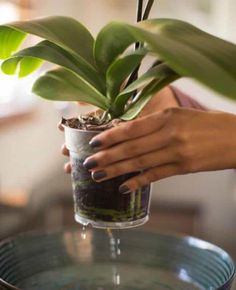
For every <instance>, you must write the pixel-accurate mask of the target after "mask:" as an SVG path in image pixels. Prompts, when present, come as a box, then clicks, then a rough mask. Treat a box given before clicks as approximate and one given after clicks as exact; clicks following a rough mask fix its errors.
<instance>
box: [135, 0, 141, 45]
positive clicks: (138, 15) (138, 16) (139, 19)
mask: <svg viewBox="0 0 236 290" xmlns="http://www.w3.org/2000/svg"><path fill="white" fill-rule="evenodd" d="M142 18H143V0H138V7H137V22H140V21H141V20H142ZM139 46H140V43H139V42H137V43H135V49H137V48H139Z"/></svg>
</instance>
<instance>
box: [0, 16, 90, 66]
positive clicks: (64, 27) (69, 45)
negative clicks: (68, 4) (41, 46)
mask: <svg viewBox="0 0 236 290" xmlns="http://www.w3.org/2000/svg"><path fill="white" fill-rule="evenodd" d="M25 33H29V34H33V35H37V36H39V37H41V38H44V39H47V40H49V41H51V42H53V43H55V44H57V45H59V46H61V47H62V48H64V49H65V50H67V51H69V52H71V53H73V54H75V55H77V56H80V57H82V58H84V59H85V60H86V61H87V62H88V63H90V64H92V65H94V58H93V44H94V39H93V37H92V35H91V34H90V32H89V31H88V30H87V28H85V27H84V26H83V25H82V24H81V23H79V22H78V21H76V20H75V19H73V18H70V17H65V16H52V17H45V18H41V19H36V20H29V21H18V22H12V23H9V24H7V25H2V26H0V43H1V51H2V52H1V53H0V55H1V57H2V58H4V59H5V58H7V57H9V56H10V55H11V54H12V53H13V52H14V51H15V50H16V49H17V48H18V47H19V45H20V41H19V39H20V40H22V38H24V37H25ZM17 39H18V41H17ZM6 52H7V53H6Z"/></svg>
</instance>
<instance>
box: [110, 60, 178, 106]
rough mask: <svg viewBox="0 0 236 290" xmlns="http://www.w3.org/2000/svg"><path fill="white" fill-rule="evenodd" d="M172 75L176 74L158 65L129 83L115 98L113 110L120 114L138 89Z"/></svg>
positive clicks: (163, 65) (164, 65) (166, 67)
mask: <svg viewBox="0 0 236 290" xmlns="http://www.w3.org/2000/svg"><path fill="white" fill-rule="evenodd" d="M173 74H176V73H175V72H173V70H172V69H171V68H169V67H168V66H167V65H166V64H160V65H158V66H156V67H153V68H151V69H149V70H148V71H147V72H146V73H144V74H143V75H142V76H141V77H139V78H138V79H137V80H136V81H134V82H133V83H131V84H130V85H129V86H128V87H127V88H126V89H124V90H123V91H122V92H121V93H120V95H118V96H117V97H116V99H115V102H114V104H113V107H114V110H115V111H116V110H117V111H119V112H122V111H123V110H124V108H125V105H126V103H127V102H128V100H129V98H130V97H131V96H132V94H133V92H134V91H136V90H138V89H140V88H141V87H145V86H147V85H148V84H149V83H151V82H152V81H153V80H157V81H158V80H161V79H163V78H166V77H168V76H170V75H173Z"/></svg>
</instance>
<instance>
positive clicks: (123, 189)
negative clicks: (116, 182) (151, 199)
mask: <svg viewBox="0 0 236 290" xmlns="http://www.w3.org/2000/svg"><path fill="white" fill-rule="evenodd" d="M119 192H120V193H122V194H127V193H130V192H131V191H130V189H129V187H128V186H127V185H121V186H120V187H119Z"/></svg>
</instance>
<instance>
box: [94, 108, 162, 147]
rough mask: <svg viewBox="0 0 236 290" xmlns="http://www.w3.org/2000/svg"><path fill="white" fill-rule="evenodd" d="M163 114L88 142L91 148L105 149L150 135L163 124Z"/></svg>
mask: <svg viewBox="0 0 236 290" xmlns="http://www.w3.org/2000/svg"><path fill="white" fill-rule="evenodd" d="M165 115H166V114H165V112H160V113H155V114H152V115H149V116H146V117H143V118H140V119H137V120H134V121H130V122H127V123H123V124H121V125H120V126H118V127H115V128H112V129H109V130H106V131H105V132H103V133H100V134H99V135H97V136H96V137H94V138H93V139H92V140H91V141H90V146H91V147H92V148H95V147H100V148H107V147H110V146H112V145H114V144H117V143H120V142H124V141H126V140H131V139H135V138H138V137H141V136H145V135H148V134H151V133H152V132H154V131H155V130H158V129H160V128H161V127H162V126H163V125H164V124H165V119H166V118H165Z"/></svg>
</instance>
